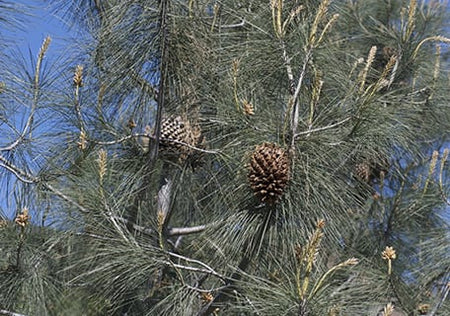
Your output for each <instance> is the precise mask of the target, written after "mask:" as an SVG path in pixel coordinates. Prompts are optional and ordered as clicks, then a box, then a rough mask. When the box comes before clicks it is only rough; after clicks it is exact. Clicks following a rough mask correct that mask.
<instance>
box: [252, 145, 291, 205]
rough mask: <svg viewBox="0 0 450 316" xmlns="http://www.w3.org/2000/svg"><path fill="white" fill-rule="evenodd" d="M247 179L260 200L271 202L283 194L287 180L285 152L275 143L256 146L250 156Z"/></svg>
mask: <svg viewBox="0 0 450 316" xmlns="http://www.w3.org/2000/svg"><path fill="white" fill-rule="evenodd" d="M248 180H249V182H250V186H251V188H252V189H253V191H254V192H255V195H257V196H258V197H259V198H260V199H261V201H263V202H266V203H268V204H273V203H274V202H275V201H276V200H277V199H278V198H279V197H280V196H281V195H283V193H284V189H285V187H286V185H287V183H288V180H289V158H288V154H287V152H286V151H285V150H284V149H282V148H280V147H279V146H278V145H276V144H270V143H263V144H262V145H259V146H257V147H256V149H255V151H254V152H253V154H252V156H251V161H250V165H249V174H248Z"/></svg>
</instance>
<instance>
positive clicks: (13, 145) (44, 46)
mask: <svg viewBox="0 0 450 316" xmlns="http://www.w3.org/2000/svg"><path fill="white" fill-rule="evenodd" d="M50 42H51V39H50V36H47V37H46V38H45V39H44V42H43V43H42V46H41V49H40V50H39V53H38V58H37V61H36V68H35V70H34V81H33V101H32V103H31V110H30V114H29V115H28V119H27V122H26V123H25V126H24V128H23V130H22V133H21V134H20V135H19V137H17V139H16V140H15V141H14V142H12V143H11V144H10V145H9V146H6V147H3V148H0V151H8V150H13V149H14V148H16V147H17V146H18V145H19V144H20V143H21V142H22V141H23V139H24V138H25V135H26V134H27V133H31V128H32V125H33V120H34V114H35V112H36V108H37V104H38V99H39V73H40V71H41V64H42V60H43V59H44V55H45V53H46V51H47V49H48V46H49V45H50Z"/></svg>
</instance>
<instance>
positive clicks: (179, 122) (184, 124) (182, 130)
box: [160, 116, 202, 160]
mask: <svg viewBox="0 0 450 316" xmlns="http://www.w3.org/2000/svg"><path fill="white" fill-rule="evenodd" d="M201 142H202V133H201V129H200V126H198V125H194V126H192V125H191V123H190V122H189V121H188V120H187V119H185V118H183V117H181V116H176V117H174V116H170V117H167V118H165V119H163V121H162V122H161V140H160V145H161V152H162V153H165V154H172V155H175V156H178V158H179V159H180V160H184V159H186V158H187V157H188V156H189V155H190V154H192V153H193V152H194V151H195V149H193V148H191V147H189V146H192V147H199V146H201V144H200V143H201Z"/></svg>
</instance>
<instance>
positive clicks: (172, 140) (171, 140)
mask: <svg viewBox="0 0 450 316" xmlns="http://www.w3.org/2000/svg"><path fill="white" fill-rule="evenodd" d="M138 137H148V138H151V139H156V137H155V136H154V135H149V134H146V133H135V134H132V135H127V136H124V137H122V138H119V139H116V140H111V141H107V142H99V141H92V142H94V143H96V144H98V145H105V146H106V145H115V144H120V143H123V142H124V141H126V140H129V139H132V138H138ZM160 140H162V141H166V142H170V143H174V144H179V145H183V146H186V147H188V148H190V149H193V150H196V151H198V152H202V153H206V154H219V153H220V151H217V150H207V149H201V148H198V147H195V146H192V145H190V144H188V143H185V142H182V141H179V140H175V139H170V138H163V137H161V138H160Z"/></svg>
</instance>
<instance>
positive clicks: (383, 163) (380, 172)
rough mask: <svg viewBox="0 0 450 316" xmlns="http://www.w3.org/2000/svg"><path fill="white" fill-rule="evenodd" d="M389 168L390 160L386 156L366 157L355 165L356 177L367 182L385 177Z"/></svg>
mask: <svg viewBox="0 0 450 316" xmlns="http://www.w3.org/2000/svg"><path fill="white" fill-rule="evenodd" d="M388 169H389V160H388V159H387V158H385V157H380V158H379V159H366V160H365V161H363V162H360V163H358V164H356V165H355V175H356V177H357V178H358V179H359V180H361V181H363V182H366V183H373V182H374V181H375V180H380V179H381V178H384V177H385V175H386V174H387V172H388Z"/></svg>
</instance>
